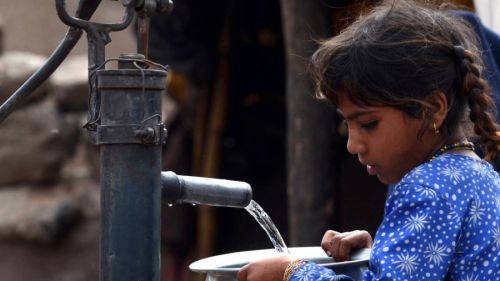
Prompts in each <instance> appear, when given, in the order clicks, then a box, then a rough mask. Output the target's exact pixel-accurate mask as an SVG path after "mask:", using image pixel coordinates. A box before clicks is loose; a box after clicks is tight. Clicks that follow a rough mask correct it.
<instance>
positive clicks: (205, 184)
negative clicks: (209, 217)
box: [161, 172, 252, 208]
mask: <svg viewBox="0 0 500 281" xmlns="http://www.w3.org/2000/svg"><path fill="white" fill-rule="evenodd" d="M161 183H162V200H163V202H165V203H167V204H174V203H191V204H200V205H210V206H222V207H235V208H244V207H246V206H248V204H250V201H251V200H252V188H251V187H250V185H249V184H248V183H246V182H242V181H231V180H224V179H214V178H203V177H191V176H178V175H176V174H175V173H174V172H162V173H161Z"/></svg>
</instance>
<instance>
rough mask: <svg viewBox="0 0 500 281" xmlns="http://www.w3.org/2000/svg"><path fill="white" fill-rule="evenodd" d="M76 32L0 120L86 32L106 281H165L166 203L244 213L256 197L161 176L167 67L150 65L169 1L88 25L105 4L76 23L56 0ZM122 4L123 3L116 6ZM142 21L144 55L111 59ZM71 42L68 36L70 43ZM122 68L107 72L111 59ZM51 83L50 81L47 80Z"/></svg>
mask: <svg viewBox="0 0 500 281" xmlns="http://www.w3.org/2000/svg"><path fill="white" fill-rule="evenodd" d="M55 1H56V8H57V13H58V15H59V17H60V18H61V20H62V21H63V22H64V23H66V24H67V25H69V26H70V31H69V32H68V34H70V35H71V36H67V37H66V38H65V39H64V40H63V42H62V43H61V45H60V47H59V48H58V50H56V51H55V52H54V54H55V55H54V54H53V57H55V59H53V60H52V57H51V58H49V60H48V61H47V63H46V64H45V65H44V66H43V67H42V68H41V70H39V71H38V72H37V73H35V74H34V75H33V77H35V78H36V79H32V78H33V77H32V78H30V79H29V80H28V81H27V82H25V84H23V86H21V88H20V89H19V90H17V91H16V93H14V94H13V95H12V96H11V98H9V99H8V100H7V101H6V102H5V103H4V104H2V106H0V122H2V121H3V120H4V119H5V118H6V117H7V116H8V115H9V114H10V113H11V112H12V111H13V109H14V106H15V104H16V103H18V102H19V101H22V100H23V99H24V98H27V97H28V95H29V93H30V91H33V90H34V89H35V88H36V87H37V86H38V85H39V84H41V82H43V80H44V79H46V78H47V77H48V76H49V75H50V74H51V73H52V72H51V71H53V70H55V69H56V68H57V66H58V65H59V64H60V63H61V62H62V60H63V59H64V58H65V57H66V55H67V54H68V53H69V51H70V50H71V49H72V48H73V47H74V45H75V44H76V41H78V39H79V38H80V35H81V31H80V30H82V29H83V30H85V31H86V33H87V38H88V51H89V54H88V55H89V60H88V61H89V67H88V69H89V95H90V97H89V113H88V121H87V123H86V124H85V126H84V127H85V128H86V129H87V131H88V133H89V136H90V139H91V140H92V141H93V142H94V143H95V144H96V145H98V146H99V147H100V159H101V177H100V178H101V250H100V271H101V274H100V280H101V281H159V280H160V215H161V213H160V210H161V202H162V200H163V201H164V202H166V203H169V204H170V203H183V202H188V203H194V204H205V205H214V206H226V207H245V206H247V205H248V204H249V203H250V201H251V198H252V189H251V187H250V186H249V185H248V184H247V183H244V182H238V181H228V180H222V179H210V178H201V177H190V176H177V175H176V174H175V173H173V172H162V171H161V147H162V144H163V143H164V141H165V139H166V130H165V128H164V126H163V124H162V117H161V95H162V92H163V91H164V90H165V78H166V75H167V72H166V68H165V67H163V66H161V65H158V64H156V63H154V62H151V61H149V60H147V59H146V57H145V55H147V48H148V31H149V17H150V15H151V13H153V12H169V11H171V10H172V3H171V1H170V0H122V1H121V2H122V4H123V6H124V7H125V15H124V17H123V19H122V21H121V22H120V23H117V24H103V23H96V22H91V21H88V19H89V18H90V16H91V15H92V14H93V12H94V11H95V9H96V8H97V6H98V5H99V3H100V2H101V1H100V0H82V1H81V2H80V5H79V8H78V11H77V15H76V17H72V16H70V15H69V14H68V13H67V12H66V9H65V0H55ZM115 1H116V0H115ZM135 12H136V13H137V14H138V15H139V17H138V25H139V40H138V45H137V46H138V53H137V54H126V55H121V56H120V57H119V58H117V59H108V60H106V58H105V45H106V44H107V43H109V42H110V41H111V38H110V36H109V33H110V32H112V31H119V30H122V29H125V28H126V27H127V26H128V25H129V24H130V23H131V22H132V19H133V17H134V15H135ZM68 37H69V38H68ZM112 60H114V61H118V68H117V69H107V68H106V64H107V63H108V62H109V61H112ZM44 77H45V78H44Z"/></svg>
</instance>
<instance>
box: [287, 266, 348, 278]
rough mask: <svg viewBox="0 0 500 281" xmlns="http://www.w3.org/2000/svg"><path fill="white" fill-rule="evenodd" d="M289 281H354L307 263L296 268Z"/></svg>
mask: <svg viewBox="0 0 500 281" xmlns="http://www.w3.org/2000/svg"><path fill="white" fill-rule="evenodd" d="M288 280H289V281H354V279H352V278H351V277H349V276H345V275H336V274H335V272H334V271H333V270H331V269H328V268H326V267H323V266H320V265H318V264H315V263H313V262H308V263H306V264H304V265H302V266H301V267H299V268H297V269H296V270H295V271H294V272H293V273H292V274H291V275H290V279H288Z"/></svg>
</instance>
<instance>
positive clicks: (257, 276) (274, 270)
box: [238, 256, 290, 281]
mask: <svg viewBox="0 0 500 281" xmlns="http://www.w3.org/2000/svg"><path fill="white" fill-rule="evenodd" d="M289 263H290V257H288V256H278V257H272V258H267V259H263V260H259V261H256V262H252V263H249V264H247V265H245V266H244V267H243V268H242V269H240V271H238V281H282V280H283V275H284V274H285V269H286V267H287V266H288V264H289Z"/></svg>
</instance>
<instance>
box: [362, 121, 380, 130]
mask: <svg viewBox="0 0 500 281" xmlns="http://www.w3.org/2000/svg"><path fill="white" fill-rule="evenodd" d="M377 125H378V121H372V122H368V123H361V124H360V126H361V128H362V129H364V130H372V129H375V128H376V127H377Z"/></svg>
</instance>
